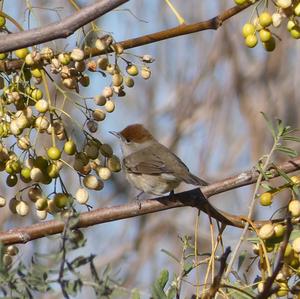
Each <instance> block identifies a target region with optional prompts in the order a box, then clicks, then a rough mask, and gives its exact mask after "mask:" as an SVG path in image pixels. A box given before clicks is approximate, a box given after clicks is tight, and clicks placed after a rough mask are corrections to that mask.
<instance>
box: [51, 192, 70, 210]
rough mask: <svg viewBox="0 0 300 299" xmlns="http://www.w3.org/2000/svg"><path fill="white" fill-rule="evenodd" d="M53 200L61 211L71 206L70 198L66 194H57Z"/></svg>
mask: <svg viewBox="0 0 300 299" xmlns="http://www.w3.org/2000/svg"><path fill="white" fill-rule="evenodd" d="M53 200H54V204H55V206H56V207H57V208H59V209H63V208H64V207H66V206H67V205H68V204H69V197H68V196H67V195H66V194H64V193H57V194H55V196H54V198H53Z"/></svg>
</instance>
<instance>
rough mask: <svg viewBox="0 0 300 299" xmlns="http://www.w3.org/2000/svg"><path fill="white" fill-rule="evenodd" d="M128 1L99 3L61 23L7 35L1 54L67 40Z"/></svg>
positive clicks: (1, 45)
mask: <svg viewBox="0 0 300 299" xmlns="http://www.w3.org/2000/svg"><path fill="white" fill-rule="evenodd" d="M128 1H129V0H101V1H97V2H96V3H95V4H92V5H90V6H87V7H85V8H83V9H81V10H80V11H78V12H76V13H75V14H74V15H72V16H70V17H68V18H65V19H63V20H62V21H60V22H55V23H51V24H48V25H47V26H44V27H41V28H36V29H32V30H27V31H22V32H17V33H12V34H7V35H6V36H5V37H3V39H2V40H1V44H0V53H4V52H8V51H13V50H16V49H20V48H25V47H28V46H33V45H37V44H41V43H44V42H48V41H51V40H55V39H58V38H66V37H68V36H70V35H71V34H73V33H74V32H75V31H76V30H77V29H79V28H80V27H82V26H84V25H86V24H88V23H89V22H91V21H93V20H95V19H97V18H98V17H100V16H102V15H104V14H106V13H107V12H109V11H111V10H113V9H115V8H116V7H118V6H119V5H121V4H123V3H126V2H128Z"/></svg>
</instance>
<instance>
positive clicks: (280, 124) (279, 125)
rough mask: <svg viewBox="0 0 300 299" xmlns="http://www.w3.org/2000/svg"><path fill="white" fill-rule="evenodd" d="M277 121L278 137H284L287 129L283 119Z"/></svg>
mask: <svg viewBox="0 0 300 299" xmlns="http://www.w3.org/2000/svg"><path fill="white" fill-rule="evenodd" d="M276 121H277V131H278V136H282V135H283V134H284V131H285V129H286V128H285V127H284V125H283V122H282V120H281V119H277V120H276Z"/></svg>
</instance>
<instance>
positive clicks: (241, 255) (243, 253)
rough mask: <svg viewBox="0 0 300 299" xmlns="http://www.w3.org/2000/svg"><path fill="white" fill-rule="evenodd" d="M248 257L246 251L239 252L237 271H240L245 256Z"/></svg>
mask: <svg viewBox="0 0 300 299" xmlns="http://www.w3.org/2000/svg"><path fill="white" fill-rule="evenodd" d="M247 255H248V252H247V251H246V250H243V251H242V252H241V254H240V255H239V259H238V271H239V270H240V268H241V266H242V265H243V263H244V261H245V259H246V256H247Z"/></svg>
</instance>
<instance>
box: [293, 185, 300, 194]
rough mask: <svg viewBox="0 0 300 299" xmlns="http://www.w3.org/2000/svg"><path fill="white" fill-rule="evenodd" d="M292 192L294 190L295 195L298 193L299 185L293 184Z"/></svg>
mask: <svg viewBox="0 0 300 299" xmlns="http://www.w3.org/2000/svg"><path fill="white" fill-rule="evenodd" d="M293 192H295V194H296V195H298V196H299V195H300V189H299V185H294V186H293Z"/></svg>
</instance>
